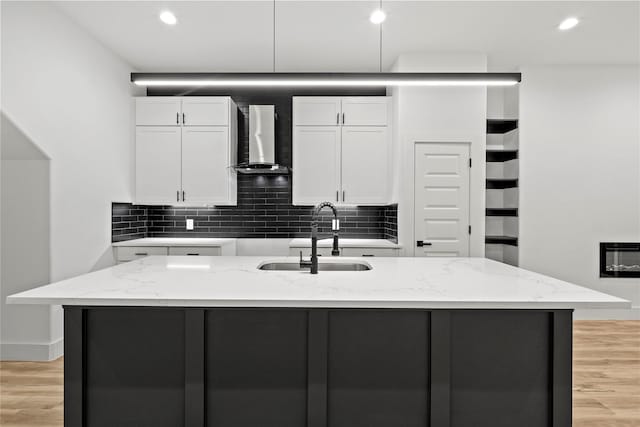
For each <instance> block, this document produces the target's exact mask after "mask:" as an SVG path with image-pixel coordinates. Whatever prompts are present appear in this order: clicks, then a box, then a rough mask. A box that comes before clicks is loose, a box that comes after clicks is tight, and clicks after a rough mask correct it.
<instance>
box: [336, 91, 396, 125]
mask: <svg viewBox="0 0 640 427" xmlns="http://www.w3.org/2000/svg"><path fill="white" fill-rule="evenodd" d="M342 114H343V115H342V117H341V122H340V123H342V124H343V125H344V126H387V124H388V123H389V122H390V118H389V98H388V97H386V96H348V97H344V98H342Z"/></svg>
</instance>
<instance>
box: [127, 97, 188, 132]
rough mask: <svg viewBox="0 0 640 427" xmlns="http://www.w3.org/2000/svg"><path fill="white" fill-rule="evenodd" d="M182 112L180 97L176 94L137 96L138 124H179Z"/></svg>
mask: <svg viewBox="0 0 640 427" xmlns="http://www.w3.org/2000/svg"><path fill="white" fill-rule="evenodd" d="M180 113H181V110H180V98H178V97H176V96H148V97H140V98H136V125H137V126H179V125H180V123H181V120H182V119H181V117H180Z"/></svg>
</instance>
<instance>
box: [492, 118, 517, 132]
mask: <svg viewBox="0 0 640 427" xmlns="http://www.w3.org/2000/svg"><path fill="white" fill-rule="evenodd" d="M517 128H518V120H515V119H487V133H489V134H502V133H507V132H511V131H512V130H515V129H517Z"/></svg>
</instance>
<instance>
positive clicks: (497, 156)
mask: <svg viewBox="0 0 640 427" xmlns="http://www.w3.org/2000/svg"><path fill="white" fill-rule="evenodd" d="M517 158H518V150H487V162H507V161H509V160H515V159H517Z"/></svg>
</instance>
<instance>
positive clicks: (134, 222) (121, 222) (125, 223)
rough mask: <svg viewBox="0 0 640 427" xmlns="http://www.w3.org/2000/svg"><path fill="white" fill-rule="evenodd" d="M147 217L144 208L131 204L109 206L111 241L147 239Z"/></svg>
mask: <svg viewBox="0 0 640 427" xmlns="http://www.w3.org/2000/svg"><path fill="white" fill-rule="evenodd" d="M147 233H148V216H147V209H146V207H145V206H136V205H132V204H131V203H112V204H111V241H112V242H121V241H124V240H132V239H141V238H143V237H147Z"/></svg>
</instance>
